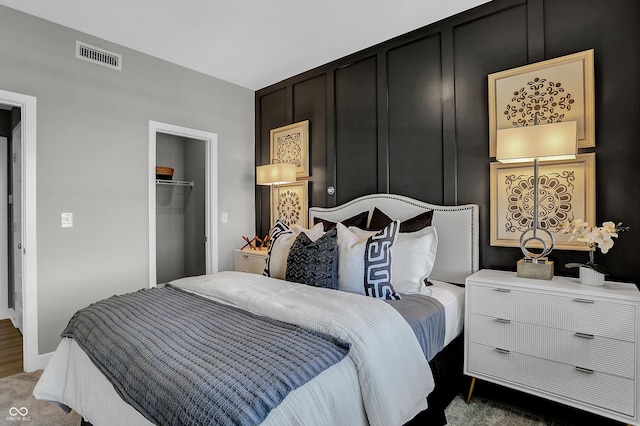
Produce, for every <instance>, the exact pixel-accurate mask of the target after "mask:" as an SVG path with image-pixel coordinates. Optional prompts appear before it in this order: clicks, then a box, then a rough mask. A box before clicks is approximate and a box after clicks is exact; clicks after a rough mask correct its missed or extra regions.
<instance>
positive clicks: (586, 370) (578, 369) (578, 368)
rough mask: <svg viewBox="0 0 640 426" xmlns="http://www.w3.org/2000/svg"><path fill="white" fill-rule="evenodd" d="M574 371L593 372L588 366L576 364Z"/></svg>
mask: <svg viewBox="0 0 640 426" xmlns="http://www.w3.org/2000/svg"><path fill="white" fill-rule="evenodd" d="M576 371H579V372H581V373H587V374H593V370H591V369H589V368H584V367H578V366H576Z"/></svg>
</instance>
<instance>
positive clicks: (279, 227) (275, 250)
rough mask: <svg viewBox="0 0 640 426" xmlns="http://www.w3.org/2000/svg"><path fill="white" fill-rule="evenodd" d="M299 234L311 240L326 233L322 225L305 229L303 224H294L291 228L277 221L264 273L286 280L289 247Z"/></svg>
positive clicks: (272, 233)
mask: <svg viewBox="0 0 640 426" xmlns="http://www.w3.org/2000/svg"><path fill="white" fill-rule="evenodd" d="M299 234H306V235H307V236H308V237H309V239H310V240H311V241H315V240H317V239H318V238H320V237H321V236H322V234H324V231H323V230H322V225H316V226H314V227H313V228H311V229H304V228H303V227H302V226H300V225H298V224H294V225H291V228H289V227H288V226H287V225H286V224H285V223H284V222H281V221H279V220H278V221H276V224H275V225H274V226H273V229H271V232H270V233H269V236H270V238H269V252H268V255H267V262H266V264H265V268H264V272H263V273H262V275H264V276H267V277H271V278H277V279H279V280H284V277H285V270H286V269H287V257H288V256H289V249H290V248H291V245H292V244H293V242H294V241H295V240H296V237H297V236H298V235H299Z"/></svg>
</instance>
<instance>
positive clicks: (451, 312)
mask: <svg viewBox="0 0 640 426" xmlns="http://www.w3.org/2000/svg"><path fill="white" fill-rule="evenodd" d="M430 281H431V283H432V284H433V285H432V286H429V287H428V289H430V290H431V293H430V294H429V296H431V297H433V298H434V299H437V300H438V301H439V302H440V303H442V305H443V306H444V312H445V320H446V327H447V328H446V331H445V334H444V345H445V346H447V345H448V344H449V343H451V341H452V340H453V339H455V338H456V337H458V336H459V335H460V333H462V329H463V328H464V288H462V287H459V286H457V285H453V284H449V283H445V282H442V281H437V280H430Z"/></svg>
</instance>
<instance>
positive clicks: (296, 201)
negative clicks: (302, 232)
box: [271, 180, 309, 228]
mask: <svg viewBox="0 0 640 426" xmlns="http://www.w3.org/2000/svg"><path fill="white" fill-rule="evenodd" d="M308 194H309V182H308V181H306V180H302V181H298V182H294V183H287V184H283V185H279V186H276V185H273V186H272V187H271V227H272V228H273V226H274V225H275V223H276V220H278V219H280V220H281V221H282V222H283V223H285V224H286V225H287V226H289V227H291V225H294V224H298V225H300V226H302V227H304V228H307V223H308V217H309V214H308V211H309V196H308ZM278 204H279V205H278Z"/></svg>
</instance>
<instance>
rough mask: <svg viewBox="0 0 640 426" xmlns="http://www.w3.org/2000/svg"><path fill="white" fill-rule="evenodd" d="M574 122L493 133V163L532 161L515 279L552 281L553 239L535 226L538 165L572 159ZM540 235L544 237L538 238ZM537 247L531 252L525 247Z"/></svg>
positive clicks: (539, 125) (574, 142) (544, 230)
mask: <svg viewBox="0 0 640 426" xmlns="http://www.w3.org/2000/svg"><path fill="white" fill-rule="evenodd" d="M576 125H577V123H576V122H575V121H566V122H565V121H563V122H558V123H550V124H537V125H533V126H523V127H514V128H509V129H500V130H498V132H497V146H496V160H497V161H499V162H501V163H520V162H530V161H533V213H532V218H531V223H532V225H531V227H529V228H527V229H525V230H524V232H523V233H522V235H521V236H520V249H521V250H522V253H523V254H524V259H521V260H519V261H518V264H517V276H518V277H522V278H536V279H546V280H550V279H551V278H553V261H550V260H549V259H548V255H549V253H551V251H552V250H553V245H554V237H553V234H551V232H549V230H547V229H544V228H540V227H539V223H538V203H539V201H538V195H539V191H538V162H540V161H551V160H568V159H573V158H576V151H577V137H576ZM522 213H523V214H525V215H526V214H527V212H526V211H524V212H522ZM540 234H546V236H547V238H546V239H545V238H542V237H541V236H540ZM529 243H534V244H539V245H540V246H541V251H540V252H533V251H531V250H529V249H528V248H527V244H529Z"/></svg>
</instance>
